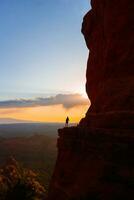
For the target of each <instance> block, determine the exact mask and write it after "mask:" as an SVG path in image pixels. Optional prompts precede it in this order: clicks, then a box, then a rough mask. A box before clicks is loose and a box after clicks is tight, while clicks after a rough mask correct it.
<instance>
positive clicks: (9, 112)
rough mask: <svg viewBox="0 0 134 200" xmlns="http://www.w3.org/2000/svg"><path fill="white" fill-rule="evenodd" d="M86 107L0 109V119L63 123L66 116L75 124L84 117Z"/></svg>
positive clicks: (57, 106)
mask: <svg viewBox="0 0 134 200" xmlns="http://www.w3.org/2000/svg"><path fill="white" fill-rule="evenodd" d="M88 107H89V106H88V105H84V106H76V107H73V108H70V109H65V108H64V107H63V106H62V105H55V106H38V107H27V108H10V109H7V108H6V109H0V118H3V117H4V118H14V119H19V120H28V121H29V120H30V121H35V122H37V121H38V122H64V121H65V118H66V116H69V117H70V122H72V123H73V122H76V123H77V122H79V121H80V119H81V118H83V117H84V116H85V113H86V111H87V109H88Z"/></svg>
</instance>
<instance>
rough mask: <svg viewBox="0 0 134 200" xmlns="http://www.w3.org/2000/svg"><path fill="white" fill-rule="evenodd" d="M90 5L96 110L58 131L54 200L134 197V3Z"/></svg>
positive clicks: (88, 36) (90, 72)
mask: <svg viewBox="0 0 134 200" xmlns="http://www.w3.org/2000/svg"><path fill="white" fill-rule="evenodd" d="M91 4H92V10H91V11H89V12H88V13H87V14H86V16H85V17H84V21H83V25H82V32H83V34H84V37H85V40H86V44H87V47H88V49H89V50H90V53H89V59H88V64H87V75H86V76H87V83H86V91H87V94H88V96H89V98H90V100H91V107H90V108H89V110H88V112H87V114H86V117H85V118H84V119H82V120H81V122H80V124H79V125H78V126H77V127H70V128H64V129H61V130H59V138H58V145H57V146H58V158H57V162H56V167H55V171H54V174H53V177H52V181H51V184H50V191H49V199H50V200H54V199H55V200H90V199H91V200H117V199H118V200H119V199H121V200H122V199H124V200H126V199H127V200H129V199H132V197H133V196H134V160H133V158H134V68H133V66H134V37H133V36H134V23H133V21H134V1H132V0H118V1H115V0H101V1H100V0H92V1H91Z"/></svg>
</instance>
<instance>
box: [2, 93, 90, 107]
mask: <svg viewBox="0 0 134 200" xmlns="http://www.w3.org/2000/svg"><path fill="white" fill-rule="evenodd" d="M52 105H62V106H63V107H64V108H66V109H69V108H73V107H76V106H81V105H89V101H88V99H86V98H84V97H83V96H82V95H80V94H58V95H56V96H51V97H48V98H42V97H38V98H36V99H15V100H7V101H0V108H25V107H37V106H52Z"/></svg>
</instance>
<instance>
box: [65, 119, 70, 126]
mask: <svg viewBox="0 0 134 200" xmlns="http://www.w3.org/2000/svg"><path fill="white" fill-rule="evenodd" d="M68 124H69V117H67V118H66V123H65V127H68Z"/></svg>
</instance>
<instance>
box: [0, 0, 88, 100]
mask: <svg viewBox="0 0 134 200" xmlns="http://www.w3.org/2000/svg"><path fill="white" fill-rule="evenodd" d="M88 10H89V1H88V0H2V1H0V24H1V31H0V86H1V87H0V94H1V96H0V99H2V100H3V99H11V98H18V97H22V98H24V97H31V96H33V97H34V96H43V95H44V94H58V93H66V92H70V93H75V92H83V91H84V84H85V73H86V60H87V54H88V51H87V48H86V45H85V43H84V39H83V36H82V35H81V32H80V30H81V23H82V18H83V16H84V14H85V13H86V12H87V11H88Z"/></svg>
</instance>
